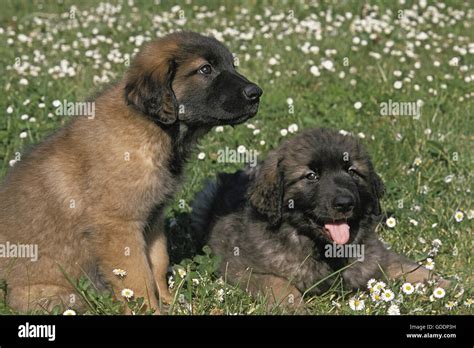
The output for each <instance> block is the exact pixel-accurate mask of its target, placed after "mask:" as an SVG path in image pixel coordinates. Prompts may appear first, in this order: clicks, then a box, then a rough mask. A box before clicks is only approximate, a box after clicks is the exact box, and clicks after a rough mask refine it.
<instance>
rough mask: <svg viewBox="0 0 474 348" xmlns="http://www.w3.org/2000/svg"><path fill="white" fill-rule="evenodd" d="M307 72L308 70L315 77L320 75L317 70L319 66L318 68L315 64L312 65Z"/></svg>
mask: <svg viewBox="0 0 474 348" xmlns="http://www.w3.org/2000/svg"><path fill="white" fill-rule="evenodd" d="M309 72H310V73H311V74H313V75H314V76H316V77H318V76H320V75H321V73H320V72H319V68H318V67H317V66H315V65H313V66H312V67H311V69H309Z"/></svg>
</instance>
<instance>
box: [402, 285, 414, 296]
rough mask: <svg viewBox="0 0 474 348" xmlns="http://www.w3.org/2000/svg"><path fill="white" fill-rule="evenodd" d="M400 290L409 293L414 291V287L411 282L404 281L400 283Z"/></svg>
mask: <svg viewBox="0 0 474 348" xmlns="http://www.w3.org/2000/svg"><path fill="white" fill-rule="evenodd" d="M402 291H403V292H404V293H405V294H407V295H411V294H413V292H414V291H415V287H414V286H413V285H412V284H411V283H404V284H403V285H402Z"/></svg>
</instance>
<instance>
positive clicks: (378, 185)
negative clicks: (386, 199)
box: [372, 171, 385, 215]
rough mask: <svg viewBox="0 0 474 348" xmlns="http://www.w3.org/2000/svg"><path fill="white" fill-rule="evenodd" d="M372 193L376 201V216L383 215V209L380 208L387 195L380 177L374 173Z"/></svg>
mask: <svg viewBox="0 0 474 348" xmlns="http://www.w3.org/2000/svg"><path fill="white" fill-rule="evenodd" d="M372 192H373V196H374V199H375V202H374V214H375V215H380V214H381V213H382V208H381V207H380V199H381V198H382V197H383V195H384V194H385V185H384V184H383V181H382V179H381V178H380V176H379V175H378V174H377V173H375V171H373V172H372Z"/></svg>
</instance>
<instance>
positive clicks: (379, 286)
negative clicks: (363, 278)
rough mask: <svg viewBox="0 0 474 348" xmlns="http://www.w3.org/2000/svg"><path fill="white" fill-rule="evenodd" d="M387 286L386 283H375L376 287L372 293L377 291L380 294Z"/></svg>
mask: <svg viewBox="0 0 474 348" xmlns="http://www.w3.org/2000/svg"><path fill="white" fill-rule="evenodd" d="M386 286H387V284H385V283H384V282H377V283H375V285H374V286H373V287H372V289H371V290H372V291H375V292H377V293H380V292H382V290H383V289H385V287H386Z"/></svg>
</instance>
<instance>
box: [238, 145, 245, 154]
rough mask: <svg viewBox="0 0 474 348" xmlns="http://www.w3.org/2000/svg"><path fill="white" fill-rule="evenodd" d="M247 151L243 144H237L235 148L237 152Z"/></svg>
mask: <svg viewBox="0 0 474 348" xmlns="http://www.w3.org/2000/svg"><path fill="white" fill-rule="evenodd" d="M246 151H247V148H246V147H245V146H244V145H239V147H238V148H237V152H238V153H245V152H246Z"/></svg>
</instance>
